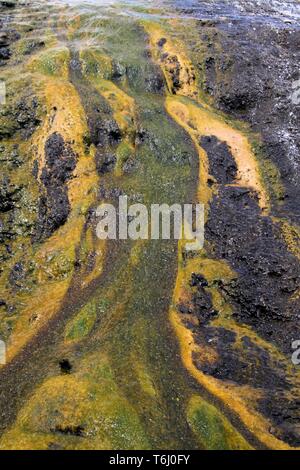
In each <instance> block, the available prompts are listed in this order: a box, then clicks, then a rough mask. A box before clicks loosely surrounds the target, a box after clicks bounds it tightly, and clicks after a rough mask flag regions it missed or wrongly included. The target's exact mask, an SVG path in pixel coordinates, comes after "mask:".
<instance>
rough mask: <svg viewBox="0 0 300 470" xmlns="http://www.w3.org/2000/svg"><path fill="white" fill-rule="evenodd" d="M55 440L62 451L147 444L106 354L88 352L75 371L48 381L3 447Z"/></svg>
mask: <svg viewBox="0 0 300 470" xmlns="http://www.w3.org/2000/svg"><path fill="white" fill-rule="evenodd" d="M56 439H57V440H58V442H59V445H60V446H61V447H62V448H64V449H99V450H101V449H124V450H126V449H147V448H149V444H148V441H147V438H146V435H145V432H144V430H143V427H142V425H141V423H140V420H139V418H138V415H137V413H136V411H135V409H134V408H133V406H132V405H131V404H130V403H129V402H128V401H127V400H126V398H125V397H124V396H123V395H122V393H121V391H120V390H119V387H118V385H117V383H116V381H115V377H114V374H113V371H112V369H111V367H110V365H109V362H108V360H107V358H106V357H105V356H104V355H101V354H99V353H94V354H92V355H89V356H87V357H86V358H85V359H84V360H83V362H82V363H80V364H78V365H77V366H76V372H75V373H74V374H70V375H68V374H67V375H62V376H58V377H53V378H50V379H48V380H46V381H45V382H44V383H43V384H42V385H41V386H40V387H39V388H38V390H37V391H36V392H35V393H34V395H33V396H32V397H31V398H30V399H29V401H28V403H27V404H26V405H25V406H24V407H23V408H22V410H21V411H20V412H19V415H18V417H17V419H16V422H15V424H14V426H13V427H12V428H11V429H10V430H9V431H7V432H6V433H5V434H4V435H3V436H2V438H1V440H0V448H1V449H9V448H12V446H13V448H16V449H26V448H30V445H31V446H33V447H34V448H36V449H46V448H48V446H49V444H50V443H55V442H56ZM33 447H31V448H33Z"/></svg>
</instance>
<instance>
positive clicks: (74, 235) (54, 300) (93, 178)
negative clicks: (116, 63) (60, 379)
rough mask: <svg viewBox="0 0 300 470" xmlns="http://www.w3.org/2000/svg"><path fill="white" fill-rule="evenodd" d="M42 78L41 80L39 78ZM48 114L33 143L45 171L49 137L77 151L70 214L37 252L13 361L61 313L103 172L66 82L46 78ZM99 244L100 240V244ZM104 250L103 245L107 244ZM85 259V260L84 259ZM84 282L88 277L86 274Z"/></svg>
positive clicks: (11, 349)
mask: <svg viewBox="0 0 300 470" xmlns="http://www.w3.org/2000/svg"><path fill="white" fill-rule="evenodd" d="M39 78H41V77H40V76H39ZM41 83H42V84H43V85H44V90H43V93H44V99H45V102H46V107H47V116H46V119H45V121H44V123H43V126H42V127H41V128H40V129H39V130H38V131H37V132H36V133H35V134H34V135H33V137H32V140H31V145H32V147H33V148H34V149H35V151H36V153H37V157H38V159H39V163H40V165H39V166H40V169H41V168H42V166H43V163H44V146H45V142H46V140H47V138H48V137H49V136H50V135H51V134H52V133H53V132H58V133H60V134H61V135H62V137H63V138H64V140H65V142H68V143H70V144H71V145H72V148H73V150H74V151H75V152H76V154H77V165H76V168H75V170H74V172H73V178H72V179H71V180H70V181H69V183H68V197H69V202H70V206H71V213H70V215H69V218H68V220H67V222H66V223H65V224H64V225H63V226H62V227H60V228H59V229H58V230H57V231H56V232H55V233H54V234H53V235H52V236H51V237H50V238H49V239H48V240H46V241H45V242H44V243H43V244H42V245H41V246H40V247H38V249H37V250H36V252H35V253H33V262H34V263H35V265H36V271H37V287H36V288H35V289H34V291H33V292H31V293H30V295H28V294H26V295H25V294H24V295H22V298H21V300H22V305H23V307H22V310H21V312H20V315H19V318H18V320H17V321H16V324H15V326H14V330H13V332H12V334H11V336H10V340H9V342H8V352H7V356H8V360H10V359H11V358H12V357H13V356H14V355H15V354H16V353H17V352H18V351H19V350H20V348H21V347H22V346H24V345H25V344H26V342H27V341H29V340H30V338H32V337H33V336H34V335H35V334H36V333H37V332H38V330H39V329H40V328H41V327H42V326H43V325H44V324H45V323H46V322H47V321H48V320H49V319H50V318H51V317H52V316H53V315H54V314H55V313H56V312H57V311H58V309H59V308H60V305H61V302H62V300H63V298H64V296H65V294H66V292H67V290H68V287H69V285H70V282H71V279H72V275H73V272H74V263H75V261H76V249H77V247H78V246H80V243H81V241H82V233H83V227H84V225H85V219H86V218H85V215H86V213H87V211H88V209H89V207H90V206H91V205H92V204H93V202H94V201H95V196H96V188H97V186H98V175H97V172H96V168H95V161H94V158H93V157H94V154H93V149H91V152H90V155H87V154H86V153H85V152H86V149H85V147H84V143H83V137H84V135H86V133H87V124H86V120H85V115H84V110H83V108H82V106H81V102H80V99H79V97H78V95H77V93H76V91H75V89H74V87H73V86H72V85H71V84H69V83H67V82H66V81H63V80H57V79H52V78H47V79H46V78H45V77H42V78H41ZM95 243H97V242H95ZM102 248H103V247H102ZM95 260H96V266H95V272H94V274H91V273H87V275H88V276H89V277H88V279H87V282H90V280H91V279H92V278H93V277H95V276H96V273H97V274H99V273H100V272H101V270H102V261H103V249H101V250H100V249H97V250H96V255H95ZM84 261H85V260H83V262H84ZM83 280H84V277H83Z"/></svg>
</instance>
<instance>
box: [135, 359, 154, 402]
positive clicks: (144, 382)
mask: <svg viewBox="0 0 300 470" xmlns="http://www.w3.org/2000/svg"><path fill="white" fill-rule="evenodd" d="M132 363H133V364H134V368H135V371H136V374H137V377H138V380H139V383H140V386H141V388H142V390H143V391H144V392H145V393H147V394H148V395H149V396H150V397H152V398H155V397H156V396H157V393H156V390H155V388H154V384H153V380H152V379H151V376H150V374H149V373H148V371H147V370H146V368H145V366H144V364H143V363H142V362H141V361H139V360H138V359H136V358H135V357H133V361H132Z"/></svg>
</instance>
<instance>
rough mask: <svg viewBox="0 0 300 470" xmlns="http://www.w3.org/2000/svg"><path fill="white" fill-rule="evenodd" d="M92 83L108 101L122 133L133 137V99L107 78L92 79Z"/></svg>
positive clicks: (134, 127) (134, 128) (134, 112)
mask: <svg viewBox="0 0 300 470" xmlns="http://www.w3.org/2000/svg"><path fill="white" fill-rule="evenodd" d="M93 85H94V86H95V88H96V89H97V90H98V91H99V93H101V95H102V96H103V97H104V98H105V99H106V100H107V102H108V103H109V105H110V107H111V109H112V110H113V116H114V118H115V120H116V121H117V123H118V126H119V128H120V130H121V132H122V134H123V135H125V136H127V137H131V138H133V137H134V136H135V130H136V126H135V119H136V110H135V103H134V99H133V98H131V96H129V95H127V94H126V93H125V92H124V91H123V90H121V89H120V88H118V87H117V86H116V85H115V84H114V83H113V82H111V81H109V80H102V79H101V80H93Z"/></svg>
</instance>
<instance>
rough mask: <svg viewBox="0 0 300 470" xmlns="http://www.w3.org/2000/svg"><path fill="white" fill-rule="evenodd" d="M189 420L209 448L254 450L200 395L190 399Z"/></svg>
mask: <svg viewBox="0 0 300 470" xmlns="http://www.w3.org/2000/svg"><path fill="white" fill-rule="evenodd" d="M187 420H188V423H189V425H190V427H191V429H192V431H193V432H194V433H195V435H196V436H197V438H198V439H199V442H200V444H202V445H203V446H204V447H205V449H207V450H253V448H252V447H251V446H250V445H249V444H248V442H247V441H246V440H245V439H244V438H243V437H242V436H241V434H240V433H239V432H237V431H236V429H234V427H233V426H232V425H231V424H230V422H229V421H228V420H227V419H226V418H225V417H224V416H223V415H222V413H220V411H219V410H218V409H217V408H215V407H214V406H213V405H211V404H209V403H207V402H206V401H205V400H203V398H201V397H200V396H197V395H194V396H193V397H192V398H191V399H190V401H189V404H188V407H187Z"/></svg>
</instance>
